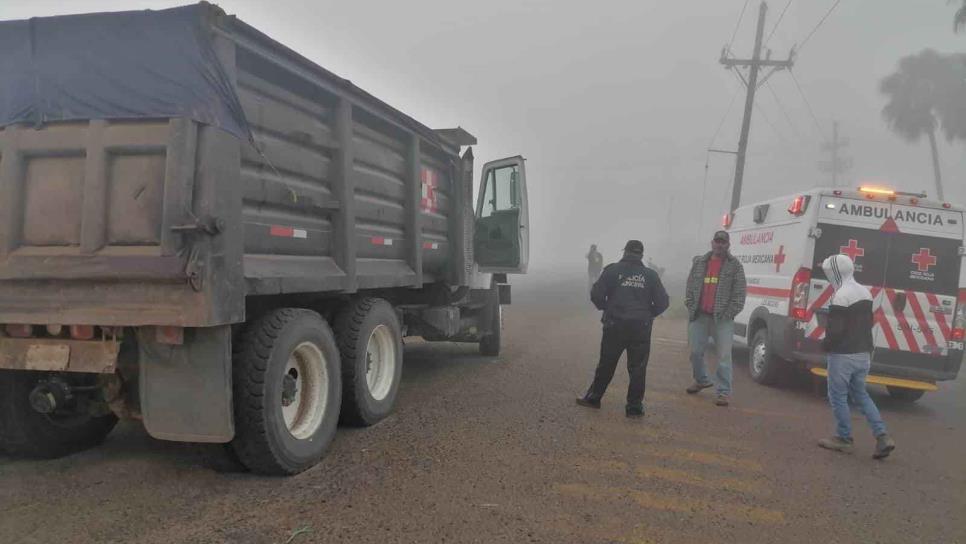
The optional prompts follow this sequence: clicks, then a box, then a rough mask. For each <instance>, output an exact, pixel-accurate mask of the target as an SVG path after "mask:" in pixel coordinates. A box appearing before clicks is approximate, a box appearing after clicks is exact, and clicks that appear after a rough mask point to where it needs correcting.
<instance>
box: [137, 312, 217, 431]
mask: <svg viewBox="0 0 966 544" xmlns="http://www.w3.org/2000/svg"><path fill="white" fill-rule="evenodd" d="M184 333H185V334H184V344H182V345H168V344H160V343H158V342H157V341H156V335H155V329H154V328H153V327H143V328H141V329H139V330H138V350H139V359H140V367H141V371H140V388H141V391H140V397H141V413H142V415H143V417H144V427H145V429H147V431H148V434H150V435H151V436H153V437H154V438H158V439H161V440H174V441H178V442H229V441H231V439H232V438H234V436H235V427H234V421H233V419H232V405H231V402H232V395H231V327H230V326H228V325H224V326H220V327H206V328H196V329H185V331H184Z"/></svg>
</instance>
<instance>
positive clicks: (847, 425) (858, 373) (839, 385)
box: [828, 353, 886, 440]
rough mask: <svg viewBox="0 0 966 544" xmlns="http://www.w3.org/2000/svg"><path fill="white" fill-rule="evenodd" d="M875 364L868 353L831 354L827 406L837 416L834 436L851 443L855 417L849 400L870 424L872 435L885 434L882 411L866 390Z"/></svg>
mask: <svg viewBox="0 0 966 544" xmlns="http://www.w3.org/2000/svg"><path fill="white" fill-rule="evenodd" d="M871 364H872V360H871V357H870V356H869V354H868V353H829V354H828V403H829V404H831V405H832V413H833V414H834V415H835V432H836V434H838V435H839V437H840V438H845V439H849V440H851V439H852V416H851V414H850V413H849V396H851V397H852V402H854V403H855V404H856V405H857V406H858V407H859V410H861V411H862V413H864V414H865V419H867V420H868V421H869V427H872V434H873V435H875V436H877V437H878V436H879V435H882V434H885V432H886V426H885V423H884V422H883V421H882V416H880V415H879V409H878V408H876V406H875V402H873V401H872V397H870V396H869V392H868V391H866V389H865V377H866V376H868V375H869V367H870V366H871Z"/></svg>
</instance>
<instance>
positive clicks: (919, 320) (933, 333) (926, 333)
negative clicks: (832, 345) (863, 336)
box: [805, 285, 955, 355]
mask: <svg viewBox="0 0 966 544" xmlns="http://www.w3.org/2000/svg"><path fill="white" fill-rule="evenodd" d="M869 290H870V291H871V292H872V298H873V300H877V301H878V302H879V304H878V306H877V307H876V308H875V310H874V311H873V322H874V323H875V326H874V328H873V333H875V332H879V333H881V334H878V335H877V338H878V341H877V342H876V345H877V347H883V348H888V349H891V350H895V351H909V352H912V353H925V354H928V355H943V354H945V353H946V352H947V346H948V342H949V341H950V340H952V321H953V312H952V309H953V308H954V306H955V299H953V297H940V296H938V295H935V294H933V293H922V292H918V291H903V290H898V289H888V288H886V289H884V288H882V287H871V288H870V289H869ZM903 293H904V294H905V298H906V303H905V306H903V305H902V304H900V303H899V300H900V296H899V295H900V294H903ZM832 294H833V289H832V286H831V285H829V286H828V287H826V288H825V290H823V291H822V293H821V294H820V295H819V296H818V298H816V299H815V301H814V302H813V303H812V305H811V306H810V307H809V313H808V317H809V321H808V323H807V325H806V327H805V335H806V337H807V338H809V339H811V340H820V339H821V338H822V337H823V336H824V335H825V328H824V327H822V326H820V325H819V324H818V319H817V318H816V317H815V315H814V314H815V311H816V310H818V309H819V308H821V307H823V306H825V305H826V304H827V303H828V301H829V300H830V299H831V298H832ZM880 294H881V297H880ZM944 301H945V302H946V303H947V304H946V305H943V302H944ZM900 308H901V311H900ZM944 308H948V309H949V310H948V311H946V310H945V309H944ZM887 309H888V310H890V311H888V312H887V311H886V310H887ZM930 319H932V320H933V324H930V321H929V320H930Z"/></svg>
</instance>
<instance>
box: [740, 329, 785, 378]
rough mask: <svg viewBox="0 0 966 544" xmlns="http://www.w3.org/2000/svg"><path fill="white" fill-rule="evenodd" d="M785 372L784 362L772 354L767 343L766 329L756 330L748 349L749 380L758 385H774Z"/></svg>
mask: <svg viewBox="0 0 966 544" xmlns="http://www.w3.org/2000/svg"><path fill="white" fill-rule="evenodd" d="M786 370H787V367H786V365H785V362H784V361H782V360H781V358H779V357H778V356H777V355H775V354H773V353H772V348H771V346H770V345H769V343H768V329H767V328H765V327H762V328H760V329H758V330H757V331H756V332H755V336H754V337H753V338H752V340H751V346H750V347H749V349H748V373H749V374H751V379H753V380H755V381H756V382H758V383H760V384H764V385H774V384H775V383H777V382H778V380H779V379H781V377H782V376H783V375H784V374H785V372H786Z"/></svg>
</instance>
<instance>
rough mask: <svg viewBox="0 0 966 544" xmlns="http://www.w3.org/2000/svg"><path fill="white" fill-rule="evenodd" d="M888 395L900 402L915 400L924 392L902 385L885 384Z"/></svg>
mask: <svg viewBox="0 0 966 544" xmlns="http://www.w3.org/2000/svg"><path fill="white" fill-rule="evenodd" d="M886 390H887V391H889V396H890V397H892V398H894V399H896V400H898V401H900V402H916V401H917V400H919V399H921V398H922V396H923V395H925V394H926V392H925V391H923V390H922V389H906V388H904V387H893V386H891V385H887V386H886Z"/></svg>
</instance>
